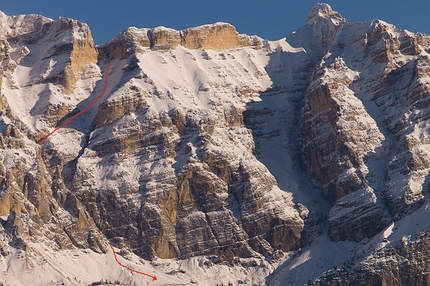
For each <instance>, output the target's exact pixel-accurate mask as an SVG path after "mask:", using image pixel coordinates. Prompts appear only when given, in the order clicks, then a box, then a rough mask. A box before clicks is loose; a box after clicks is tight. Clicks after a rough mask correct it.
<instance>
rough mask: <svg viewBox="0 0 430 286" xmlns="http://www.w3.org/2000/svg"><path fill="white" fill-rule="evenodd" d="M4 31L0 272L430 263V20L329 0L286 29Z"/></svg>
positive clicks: (16, 23)
mask: <svg viewBox="0 0 430 286" xmlns="http://www.w3.org/2000/svg"><path fill="white" fill-rule="evenodd" d="M0 47H1V49H0V51H1V53H0V62H1V67H2V69H1V74H2V76H1V77H0V84H1V97H0V98H1V101H0V108H1V117H0V132H1V133H0V265H1V266H2V269H4V270H2V271H3V272H1V273H0V282H2V283H5V284H6V285H9V284H10V285H22V284H24V283H25V284H31V285H33V284H38V285H48V284H49V283H51V284H50V285H56V284H61V283H64V284H66V285H88V284H91V283H99V284H102V285H103V283H104V284H107V282H106V281H116V282H113V283H116V284H117V285H122V284H127V283H134V284H135V285H146V284H149V285H164V284H170V285H174V284H180V285H184V284H185V285H186V284H199V285H216V284H221V283H224V284H227V283H233V284H245V285H246V284H248V285H258V284H267V285H302V284H306V283H308V284H309V285H410V284H411V283H412V282H411V281H413V283H412V284H414V285H427V284H426V283H428V281H430V278H429V277H430V276H429V275H430V274H429V272H428V269H427V268H428V267H427V265H429V262H430V261H429V259H428V257H429V255H428V254H430V253H429V252H430V245H429V239H428V233H429V227H430V222H428V220H427V219H426V218H427V216H428V215H429V210H428V206H429V203H430V202H429V190H428V188H429V179H428V177H429V171H430V159H429V158H428V156H429V152H430V147H429V146H430V137H429V132H428V127H427V122H428V116H429V114H430V113H429V111H428V110H429V106H430V104H429V103H428V102H430V101H429V100H428V98H429V97H428V96H429V90H430V55H429V53H430V37H427V36H425V35H422V34H419V33H411V32H408V31H405V30H401V29H398V28H396V27H394V26H393V25H390V24H388V23H385V22H383V21H381V20H373V21H369V22H362V23H349V22H348V21H347V20H346V19H344V18H343V17H342V16H341V15H339V14H338V13H337V12H334V11H333V10H332V9H331V7H330V6H328V5H327V4H316V5H315V6H314V7H313V8H312V9H311V11H310V12H309V15H308V17H307V19H306V24H305V25H304V26H303V27H301V28H299V29H298V30H297V31H295V32H294V33H292V34H290V35H288V36H287V37H286V38H284V39H281V40H279V41H266V40H264V39H261V38H259V37H257V36H247V35H242V34H239V33H237V31H236V29H235V28H234V27H233V26H231V25H230V24H227V23H216V24H213V25H204V26H201V27H195V28H189V29H186V30H183V31H176V30H173V29H169V28H165V27H157V28H153V29H138V28H133V27H131V28H128V29H127V30H125V31H123V32H122V33H120V34H119V35H117V36H116V37H115V38H113V39H112V40H111V41H109V42H108V43H105V44H103V45H101V46H96V45H94V42H93V40H92V37H91V32H90V29H89V27H88V26H87V25H86V24H83V23H80V22H78V21H75V20H72V19H66V18H60V19H58V20H56V21H54V20H51V19H48V18H45V17H42V16H39V15H26V16H7V15H5V14H3V13H0ZM48 134H51V135H49V136H48V137H46V136H47V135H48ZM41 139H42V140H41ZM108 242H109V243H112V245H113V246H114V247H115V252H116V255H117V257H118V259H119V260H121V262H120V263H122V264H124V265H126V266H128V267H131V268H133V269H135V270H136V271H140V272H144V273H147V274H149V275H150V276H153V275H156V277H157V280H156V281H152V279H150V277H147V276H145V275H140V274H138V273H136V272H131V271H129V270H127V269H125V268H122V267H121V266H120V265H118V264H117V262H116V261H115V257H114V255H113V253H112V252H111V249H110V247H109V244H108ZM121 283H122V284H121Z"/></svg>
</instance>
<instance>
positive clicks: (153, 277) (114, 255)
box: [108, 241, 157, 281]
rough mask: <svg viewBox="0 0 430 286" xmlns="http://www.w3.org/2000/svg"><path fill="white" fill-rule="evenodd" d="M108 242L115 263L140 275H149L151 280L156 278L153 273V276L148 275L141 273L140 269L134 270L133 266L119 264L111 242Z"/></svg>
mask: <svg viewBox="0 0 430 286" xmlns="http://www.w3.org/2000/svg"><path fill="white" fill-rule="evenodd" d="M108 243H109V246H110V248H111V249H112V253H113V257H114V258H115V261H116V263H118V264H119V266H121V267H124V268H126V269H128V270H130V271H131V272H134V273H137V274H142V275H145V276H148V277H151V278H152V281H155V280H157V277H156V276H155V275H154V276H151V275H149V274H146V273H143V272H140V271H137V270H134V269H133V268H130V267H128V266H126V265H123V264H121V262H119V260H118V258H117V257H116V253H115V250H114V249H113V246H112V244H111V243H110V242H109V241H108Z"/></svg>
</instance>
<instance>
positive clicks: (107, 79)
mask: <svg viewBox="0 0 430 286" xmlns="http://www.w3.org/2000/svg"><path fill="white" fill-rule="evenodd" d="M109 69H110V63H108V67H107V69H106V83H105V86H104V88H103V90H102V92H101V93H100V94H99V96H97V98H96V99H94V100H93V102H91V103H90V105H88V106H87V107H85V108H84V109H82V110H81V111H79V112H78V113H76V114H75V115H73V116H72V117H71V118H70V119H69V120H67V121H66V122H65V123H63V124H62V125H61V126H59V127H56V128H55V129H54V130H52V132H51V133H48V134H46V135H45V136H44V137H43V138H42V139H40V140H39V141H37V142H36V144H40V143H42V142H43V141H45V140H46V139H47V138H48V137H49V136H51V135H52V134H54V133H55V132H57V131H58V130H60V129H61V128H64V127H65V126H66V125H68V124H70V122H72V121H73V120H74V119H75V118H76V117H78V116H79V115H81V114H82V113H84V112H85V111H87V110H88V109H90V108H91V106H93V105H94V104H95V103H96V102H97V100H99V99H100V98H101V97H102V96H103V94H104V93H105V91H106V88H107V86H108V84H109Z"/></svg>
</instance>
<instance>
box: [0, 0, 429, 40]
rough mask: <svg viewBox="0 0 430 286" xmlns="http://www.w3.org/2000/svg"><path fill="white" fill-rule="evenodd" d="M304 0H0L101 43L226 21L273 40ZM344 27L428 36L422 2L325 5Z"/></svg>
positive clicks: (300, 17)
mask: <svg viewBox="0 0 430 286" xmlns="http://www.w3.org/2000/svg"><path fill="white" fill-rule="evenodd" d="M317 2H321V1H310V0H301V1H296V0H260V1H257V0H214V1H210V0H169V1H166V0H151V1H147V0H104V1H101V0H0V10H1V11H3V12H4V13H6V14H8V15H19V14H31V13H36V14H41V15H44V16H46V17H49V18H52V19H57V18H58V17H59V16H63V17H70V18H73V19H77V20H79V21H81V22H84V23H87V24H89V25H90V27H91V31H92V34H93V38H94V40H95V42H96V44H102V43H104V42H107V41H108V40H110V39H111V38H113V37H114V36H115V35H116V34H118V33H119V32H121V31H122V30H124V29H126V28H127V27H130V26H135V27H138V28H151V27H156V26H166V27H170V28H174V29H185V28H189V27H194V26H199V25H203V24H209V23H215V22H219V21H221V22H229V23H231V24H233V25H234V26H235V27H236V29H237V30H238V32H240V33H244V34H248V35H259V36H261V37H262V38H265V39H269V40H277V39H280V38H283V37H284V36H286V35H288V34H289V33H291V32H292V31H294V30H296V29H297V28H299V27H300V26H302V25H303V24H304V23H305V20H306V16H307V14H308V12H309V10H310V8H311V7H312V6H313V5H314V4H315V3H317ZM324 2H325V3H328V4H330V6H331V7H332V8H333V10H335V11H337V12H339V13H340V14H341V15H342V16H343V17H345V18H346V19H347V20H348V21H349V22H357V21H367V20H372V19H375V18H379V19H382V20H384V21H387V22H389V23H392V24H394V25H396V26H397V27H399V28H402V29H407V30H410V31H413V32H422V33H424V34H428V35H429V34H430V17H429V13H430V1H427V0H409V1H406V0H391V1H386V0H377V1H374V0H373V1H372V0H332V1H330V0H327V1H324Z"/></svg>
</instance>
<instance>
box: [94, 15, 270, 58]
mask: <svg viewBox="0 0 430 286" xmlns="http://www.w3.org/2000/svg"><path fill="white" fill-rule="evenodd" d="M262 42H263V40H262V39H261V38H259V37H257V36H247V35H243V34H239V33H238V32H237V31H236V28H235V27H234V26H232V25H230V24H228V23H221V22H220V23H215V24H212V25H204V26H199V27H195V28H188V29H185V30H183V31H177V30H174V29H170V28H166V27H157V28H153V29H137V28H134V27H131V28H128V29H127V30H125V31H123V32H121V33H120V34H119V35H117V36H116V37H115V38H114V39H112V40H111V41H110V42H108V43H106V44H104V45H102V46H101V47H100V48H101V50H102V51H103V52H104V54H105V55H107V56H108V57H110V58H118V57H129V56H130V50H131V51H133V50H135V49H136V48H137V49H142V48H146V47H150V48H151V49H152V50H155V51H157V50H174V49H176V48H177V47H178V46H183V47H186V48H187V49H190V50H194V49H200V48H201V49H208V50H224V49H237V48H241V47H254V48H256V49H260V48H261V46H262Z"/></svg>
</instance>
